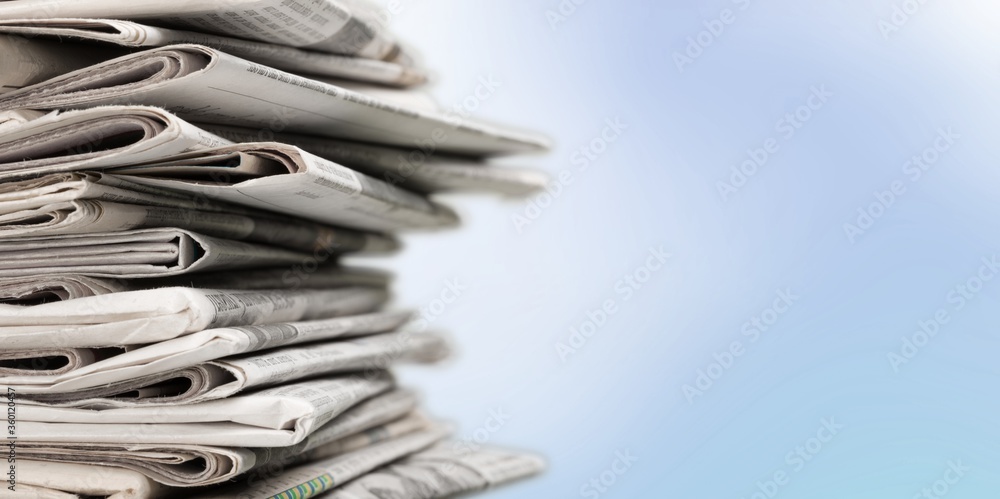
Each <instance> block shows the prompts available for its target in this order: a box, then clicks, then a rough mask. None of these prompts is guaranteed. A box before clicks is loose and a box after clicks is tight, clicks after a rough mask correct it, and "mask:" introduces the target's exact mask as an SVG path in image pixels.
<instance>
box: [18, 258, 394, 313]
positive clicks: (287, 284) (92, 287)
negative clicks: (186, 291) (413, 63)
mask: <svg viewBox="0 0 1000 499" xmlns="http://www.w3.org/2000/svg"><path fill="white" fill-rule="evenodd" d="M390 278H391V276H390V274H388V273H386V272H383V271H378V270H372V269H366V268H351V267H339V266H336V265H329V264H324V265H320V263H319V262H307V264H304V265H302V266H296V267H295V268H288V267H278V268H271V269H253V270H243V271H240V272H239V273H233V272H228V271H220V272H203V273H198V274H187V275H182V276H176V277H164V278H157V279H110V278H101V277H88V276H83V275H68V274H60V275H37V276H28V277H17V278H8V279H0V304H12V305H40V304H42V303H50V302H55V301H66V300H75V299H77V298H86V297H89V296H101V295H106V294H110V293H122V292H125V291H138V290H143V289H155V288H166V287H189V288H205V289H243V290H261V289H323V288H328V289H332V288H344V287H354V286H359V287H370V288H380V289H385V288H387V287H388V285H389V281H390Z"/></svg>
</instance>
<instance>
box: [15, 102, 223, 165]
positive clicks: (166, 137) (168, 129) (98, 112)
mask: <svg viewBox="0 0 1000 499" xmlns="http://www.w3.org/2000/svg"><path fill="white" fill-rule="evenodd" d="M0 115H2V116H6V120H8V121H10V122H11V125H9V126H8V127H6V128H5V130H4V133H3V134H2V135H0V180H9V179H12V178H23V177H26V176H37V175H44V174H48V173H57V172H66V171H78V170H93V169H103V168H108V167H112V166H122V165H131V164H134V163H137V162H143V161H152V160H156V159H159V158H162V157H166V156H171V155H175V154H181V153H184V152H189V151H196V150H201V149H207V148H210V147H218V146H221V145H226V144H229V143H230V142H229V141H227V140H225V139H222V138H220V137H218V136H215V135H213V134H211V133H208V132H206V131H204V130H201V129H199V128H198V127H195V126H194V125H191V124H189V123H187V122H185V121H184V120H181V119H179V118H177V117H176V116H174V115H173V114H170V113H168V112H166V111H164V110H162V109H157V108H154V107H147V106H106V107H97V108H91V109H83V110H79V111H66V112H63V111H53V112H50V113H48V114H44V115H38V114H37V113H33V114H25V113H24V112H22V111H7V112H3V113H0Z"/></svg>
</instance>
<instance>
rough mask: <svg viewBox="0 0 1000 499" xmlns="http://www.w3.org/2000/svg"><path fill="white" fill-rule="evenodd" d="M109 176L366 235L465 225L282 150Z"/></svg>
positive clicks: (239, 152) (239, 149)
mask: <svg viewBox="0 0 1000 499" xmlns="http://www.w3.org/2000/svg"><path fill="white" fill-rule="evenodd" d="M110 171H111V172H113V173H114V174H115V175H121V176H127V178H128V180H130V181H132V182H135V183H139V184H143V185H146V186H150V187H154V188H161V189H169V190H174V191H179V192H185V193H188V194H189V195H196V196H203V197H208V198H211V199H216V200H220V201H224V202H228V203H234V204H242V205H246V206H249V207H253V208H257V209H262V210H271V211H275V212H279V213H284V214H286V215H293V216H299V217H304V218H308V219H311V220H314V221H316V222H321V223H327V224H332V225H341V226H345V227H351V228H357V229H362V230H376V231H398V230H406V229H420V228H440V227H449V226H453V225H455V224H457V223H458V216H457V215H456V214H455V212H454V211H452V210H451V209H450V208H448V207H446V206H444V205H442V204H439V203H435V202H433V201H430V200H428V199H427V198H426V197H424V196H420V195H418V194H414V193H412V192H409V191H406V190H403V189H401V188H399V187H395V186H392V185H390V184H388V183H385V182H383V181H381V180H377V179H374V178H372V177H369V176H367V175H363V174H360V173H357V172H355V171H354V170H351V169H349V168H346V167H343V166H341V165H338V164H336V163H334V162H332V161H328V160H325V159H322V158H320V157H319V156H315V155H313V154H310V153H307V152H305V151H303V150H301V149H299V148H297V147H294V146H289V145H285V144H279V143H253V144H238V145H232V146H224V147H220V148H216V149H210V150H206V151H199V152H195V153H190V154H186V155H180V156H175V157H172V158H164V159H160V160H158V161H156V162H152V163H149V164H146V165H139V166H131V167H123V168H117V169H114V170H110Z"/></svg>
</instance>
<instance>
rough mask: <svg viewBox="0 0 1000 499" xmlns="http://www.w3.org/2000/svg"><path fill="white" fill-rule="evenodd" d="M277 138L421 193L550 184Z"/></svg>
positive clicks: (513, 173)
mask: <svg viewBox="0 0 1000 499" xmlns="http://www.w3.org/2000/svg"><path fill="white" fill-rule="evenodd" d="M200 126H202V127H203V128H204V129H205V130H208V131H210V132H212V133H214V134H216V135H218V136H220V137H224V138H226V139H228V140H231V141H233V142H256V141H259V140H261V138H262V134H261V133H260V132H257V131H254V130H252V129H247V128H239V127H227V126H220V125H200ZM265 136H270V134H265ZM273 138H274V140H277V141H278V142H281V143H284V144H290V145H294V146H297V147H300V148H302V149H303V150H305V151H308V152H310V153H312V154H315V155H317V156H319V157H321V158H324V159H328V160H330V161H333V162H335V163H339V164H341V165H344V166H346V167H348V168H351V169H354V170H357V171H359V172H361V173H365V174H367V175H370V176H372V177H374V178H377V179H380V180H383V181H385V182H386V183H389V184H392V185H400V186H402V187H405V188H406V189H408V190H411V191H417V192H422V193H434V192H451V191H473V192H490V193H498V194H503V195H507V196H526V195H528V194H531V193H533V192H537V191H539V190H541V189H543V188H545V186H546V185H547V184H548V181H549V178H548V176H547V175H545V174H544V173H541V172H539V171H535V170H531V169H526V168H511V167H507V166H497V165H493V164H490V163H486V162H484V161H481V160H477V159H474V158H463V157H461V156H448V155H441V154H437V155H435V154H434V151H433V150H423V149H409V150H407V149H402V148H395V147H387V146H380V145H375V144H363V143H359V142H351V141H347V140H338V139H330V138H321V137H314V136H307V135H294V134H275V135H273Z"/></svg>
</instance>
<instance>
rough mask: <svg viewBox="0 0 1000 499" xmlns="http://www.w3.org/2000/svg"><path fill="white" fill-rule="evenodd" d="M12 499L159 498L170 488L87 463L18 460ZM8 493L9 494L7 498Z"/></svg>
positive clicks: (131, 474) (144, 477)
mask: <svg viewBox="0 0 1000 499" xmlns="http://www.w3.org/2000/svg"><path fill="white" fill-rule="evenodd" d="M17 474H18V476H17V485H16V487H15V490H14V491H11V492H8V493H6V494H4V495H3V497H4V498H5V499H6V498H8V497H10V498H13V499H80V498H81V497H83V498H88V499H89V498H104V499H160V498H168V497H173V496H172V495H171V494H170V489H169V488H167V487H165V486H163V485H160V484H158V483H156V482H154V481H153V480H150V479H149V478H148V477H146V475H143V474H142V473H139V472H136V471H132V470H126V469H122V468H113V467H104V466H94V465H90V464H76V463H61V462H51V461H38V460H34V459H19V460H18V461H17ZM8 494H9V495H8Z"/></svg>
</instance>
